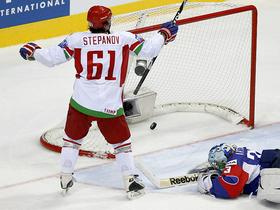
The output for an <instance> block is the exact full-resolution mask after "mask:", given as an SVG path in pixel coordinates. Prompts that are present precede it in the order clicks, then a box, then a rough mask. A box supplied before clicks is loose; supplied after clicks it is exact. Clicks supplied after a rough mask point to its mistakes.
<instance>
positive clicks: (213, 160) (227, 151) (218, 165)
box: [208, 143, 237, 171]
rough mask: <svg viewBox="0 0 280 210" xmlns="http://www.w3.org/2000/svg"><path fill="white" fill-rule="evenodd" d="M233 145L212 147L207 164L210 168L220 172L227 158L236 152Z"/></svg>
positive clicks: (223, 144)
mask: <svg viewBox="0 0 280 210" xmlns="http://www.w3.org/2000/svg"><path fill="white" fill-rule="evenodd" d="M236 148H237V146H236V145H234V144H225V143H222V144H219V145H216V146H214V147H212V148H211V149H210V151H209V154H208V162H209V163H210V165H211V166H212V167H214V168H215V169H217V170H220V171H222V170H223V169H224V168H225V166H226V164H227V161H228V158H229V157H230V156H231V155H232V154H233V153H234V152H235V151H236Z"/></svg>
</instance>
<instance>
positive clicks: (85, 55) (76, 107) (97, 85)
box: [20, 6, 178, 199]
mask: <svg viewBox="0 0 280 210" xmlns="http://www.w3.org/2000/svg"><path fill="white" fill-rule="evenodd" d="M111 16H112V13H111V10H110V9H109V8H106V7H103V6H93V7H91V8H90V9H89V11H88V14H87V21H88V25H89V31H88V32H79V33H73V34H71V35H69V36H68V37H67V38H66V39H65V40H64V41H63V42H62V43H60V44H59V45H58V46H53V47H49V48H41V47H40V46H38V45H37V44H35V43H28V44H25V45H24V46H23V47H22V48H21V49H20V55H21V56H22V57H23V58H24V59H26V60H36V61H38V62H40V63H42V64H44V65H46V66H48V67H53V66H55V65H58V64H62V63H65V62H66V61H68V60H70V59H71V58H74V60H75V69H76V80H75V84H74V90H73V95H72V97H71V99H70V104H69V110H68V115H67V120H66V125H65V129H64V130H65V135H64V137H63V142H64V145H63V148H62V151H61V161H60V162H61V177H60V179H61V187H62V189H65V190H68V189H69V188H70V187H72V185H73V176H72V174H73V173H74V167H75V164H76V161H77V158H78V153H79V148H80V146H81V144H82V143H83V138H84V137H85V136H86V135H87V133H88V131H89V128H90V127H91V122H92V121H96V122H97V125H98V127H99V129H100V131H101V133H102V134H103V136H104V138H105V139H106V140H107V142H108V143H110V144H112V145H113V147H114V149H115V154H116V161H117V163H118V165H119V168H120V170H121V172H122V174H123V177H124V185H125V186H124V187H125V190H126V192H127V196H128V198H129V199H133V198H137V197H140V196H142V195H143V194H144V184H143V183H142V181H141V180H140V179H139V177H138V175H137V174H136V173H135V166H134V161H133V156H132V150H131V138H130V131H129V128H128V126H127V123H126V120H125V116H124V109H123V98H122V94H123V87H124V82H125V78H126V73H127V65H128V59H129V55H130V52H134V54H135V55H139V56H141V57H146V58H153V57H155V56H157V55H158V54H159V52H160V49H161V48H162V46H163V45H164V44H167V43H168V42H171V41H173V40H174V39H175V37H176V34H177V31H178V26H177V25H176V23H174V22H167V23H164V24H162V26H161V29H160V30H159V33H155V35H154V36H153V37H152V38H150V39H148V40H144V39H142V38H140V37H138V36H137V35H134V34H132V33H130V32H117V33H110V26H111Z"/></svg>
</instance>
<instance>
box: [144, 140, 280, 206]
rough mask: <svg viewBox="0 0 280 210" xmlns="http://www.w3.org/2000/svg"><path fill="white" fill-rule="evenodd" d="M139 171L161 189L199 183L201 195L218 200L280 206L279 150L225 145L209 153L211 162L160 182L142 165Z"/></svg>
mask: <svg viewBox="0 0 280 210" xmlns="http://www.w3.org/2000/svg"><path fill="white" fill-rule="evenodd" d="M138 168H139V169H140V170H141V171H142V172H143V173H144V174H145V175H146V176H147V178H148V179H149V180H150V181H151V182H152V183H153V184H154V185H155V186H156V187H158V188H167V187H173V186H180V185H186V184H191V183H197V188H198V191H199V192H200V193H202V194H209V195H213V196H215V197H216V198H225V199H230V198H237V197H238V196H240V195H241V194H250V195H257V198H258V199H259V200H267V201H271V202H275V203H280V150H279V149H274V150H263V151H262V153H259V152H257V151H253V150H250V149H248V148H246V147H237V146H236V145H233V144H226V143H222V144H219V145H216V146H214V147H212V148H211V149H210V151H209V155H208V162H206V163H203V164H201V165H199V166H197V167H196V168H195V169H193V170H190V171H189V172H188V174H185V175H183V176H177V177H169V178H161V179H159V178H157V177H156V176H155V175H154V174H152V173H151V172H150V171H149V170H148V169H147V168H145V166H144V165H142V164H141V162H139V163H138Z"/></svg>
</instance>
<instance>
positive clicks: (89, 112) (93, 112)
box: [70, 98, 124, 118]
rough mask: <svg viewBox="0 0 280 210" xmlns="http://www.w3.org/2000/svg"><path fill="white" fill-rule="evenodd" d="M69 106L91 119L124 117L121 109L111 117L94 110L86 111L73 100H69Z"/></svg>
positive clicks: (86, 109)
mask: <svg viewBox="0 0 280 210" xmlns="http://www.w3.org/2000/svg"><path fill="white" fill-rule="evenodd" d="M70 105H71V106H72V107H73V108H74V109H76V110H78V111H79V112H81V113H83V114H86V115H89V116H92V117H98V118H115V117H119V116H122V115H124V109H123V108H119V109H118V111H117V114H116V115H112V114H107V113H104V112H99V111H95V110H91V109H88V108H86V107H83V106H81V105H80V104H78V103H77V102H76V101H75V100H74V99H73V98H71V99H70Z"/></svg>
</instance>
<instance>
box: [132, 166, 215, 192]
mask: <svg viewBox="0 0 280 210" xmlns="http://www.w3.org/2000/svg"><path fill="white" fill-rule="evenodd" d="M136 164H137V168H138V169H139V170H140V171H141V172H142V173H143V174H144V175H145V176H146V177H147V178H148V179H149V180H150V182H151V183H152V184H154V185H155V186H156V187H157V188H159V189H163V188H169V187H174V186H182V185H188V184H195V183H196V182H197V179H198V175H199V173H206V172H207V171H209V170H212V169H213V168H212V167H211V166H209V164H208V162H204V163H202V164H199V165H197V166H196V167H195V168H193V169H191V170H189V171H188V173H187V174H185V175H182V176H174V177H168V178H158V177H157V176H156V175H155V174H153V173H152V172H151V171H150V170H149V169H148V168H146V167H145V166H144V165H143V164H142V163H141V161H137V162H136Z"/></svg>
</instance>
